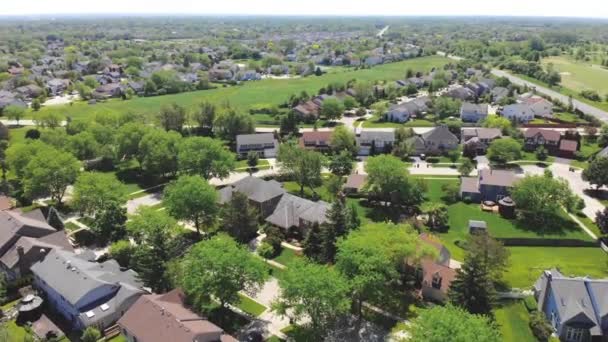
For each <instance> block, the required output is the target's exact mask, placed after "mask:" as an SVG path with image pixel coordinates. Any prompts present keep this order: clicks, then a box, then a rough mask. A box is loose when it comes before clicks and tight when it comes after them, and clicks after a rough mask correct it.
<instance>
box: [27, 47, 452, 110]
mask: <svg viewBox="0 0 608 342" xmlns="http://www.w3.org/2000/svg"><path fill="white" fill-rule="evenodd" d="M448 61H449V60H448V59H446V58H444V57H440V56H429V57H421V58H415V59H410V60H405V61H401V62H396V63H390V64H383V65H380V66H377V67H374V68H372V69H364V70H354V69H348V68H341V69H339V71H332V72H331V73H328V74H325V75H323V76H319V77H316V76H311V77H306V78H297V79H290V80H277V79H265V80H261V81H255V82H246V83H244V84H243V85H240V86H233V87H226V88H218V89H212V90H201V91H194V92H188V93H181V94H174V95H165V96H154V97H140V98H134V99H132V100H127V101H123V100H119V99H114V100H110V101H107V102H104V103H98V104H96V105H89V104H87V103H86V102H78V103H74V104H73V105H65V106H52V107H45V108H43V109H41V110H40V112H38V113H45V112H54V113H56V114H59V115H61V116H66V115H67V116H70V117H72V118H73V119H74V118H83V117H92V116H94V115H97V114H102V115H103V114H107V113H125V112H131V113H139V114H145V115H152V114H154V113H157V112H158V109H159V108H160V106H162V105H163V104H170V103H173V102H176V103H178V104H180V105H182V106H185V107H187V108H188V109H192V108H194V107H195V106H196V105H197V104H198V103H201V102H203V101H209V102H212V103H215V104H221V103H225V102H230V105H231V106H232V107H234V108H235V109H237V110H248V109H249V108H251V106H252V105H254V104H274V105H278V104H281V103H283V102H284V101H286V100H287V99H288V98H289V96H290V95H292V94H299V93H300V92H302V91H306V92H308V93H309V94H313V93H317V92H318V90H319V89H320V88H322V87H325V86H326V85H328V84H330V83H335V82H340V83H346V82H347V81H349V80H351V79H357V80H359V81H377V80H387V81H395V80H397V79H401V78H403V77H404V76H405V71H406V69H408V68H410V69H413V70H420V71H425V72H428V71H429V70H430V69H431V68H433V67H438V66H442V65H444V64H446V63H447V62H448ZM38 113H35V112H28V113H27V116H28V117H29V118H35V117H36V116H37V115H38ZM264 119H267V118H266V117H264Z"/></svg>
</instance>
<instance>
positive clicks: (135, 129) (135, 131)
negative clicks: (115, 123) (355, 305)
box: [115, 122, 152, 159]
mask: <svg viewBox="0 0 608 342" xmlns="http://www.w3.org/2000/svg"><path fill="white" fill-rule="evenodd" d="M151 130H152V129H151V128H150V127H148V126H146V125H142V124H140V123H136V122H128V123H126V124H124V125H122V126H120V127H119V128H118V131H117V132H116V135H115V141H116V152H117V153H116V154H117V155H118V159H123V158H132V157H135V156H136V155H137V152H138V150H139V143H140V142H141V140H142V138H143V137H144V135H146V133H148V132H150V131H151Z"/></svg>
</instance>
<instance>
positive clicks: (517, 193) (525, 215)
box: [511, 175, 576, 227]
mask: <svg viewBox="0 0 608 342" xmlns="http://www.w3.org/2000/svg"><path fill="white" fill-rule="evenodd" d="M511 197H512V198H513V200H514V201H515V203H517V207H518V208H520V209H519V213H520V215H521V217H522V219H525V220H526V221H528V222H530V223H533V224H535V225H536V226H537V227H546V225H547V223H549V222H550V221H552V220H553V219H555V218H557V217H558V215H559V211H560V210H561V208H562V207H566V208H567V209H569V210H570V209H572V208H573V207H574V205H575V204H576V196H575V195H574V194H573V193H572V191H571V190H570V188H569V186H568V183H567V182H566V181H565V180H563V179H555V178H552V177H550V176H547V175H542V176H526V177H524V178H523V179H521V180H520V181H518V182H517V183H515V186H514V188H513V191H511Z"/></svg>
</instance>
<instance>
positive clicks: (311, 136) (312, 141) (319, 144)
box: [299, 131, 332, 151]
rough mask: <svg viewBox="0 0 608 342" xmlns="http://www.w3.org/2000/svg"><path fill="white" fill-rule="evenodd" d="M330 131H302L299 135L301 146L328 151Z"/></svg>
mask: <svg viewBox="0 0 608 342" xmlns="http://www.w3.org/2000/svg"><path fill="white" fill-rule="evenodd" d="M331 134H332V132H327V131H325V132H320V131H313V132H304V133H302V136H301V137H300V140H299V143H300V146H301V147H302V148H306V149H312V150H317V151H328V150H329V149H330V148H331V147H330V145H329V144H330V141H331Z"/></svg>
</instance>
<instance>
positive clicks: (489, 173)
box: [459, 169, 518, 203]
mask: <svg viewBox="0 0 608 342" xmlns="http://www.w3.org/2000/svg"><path fill="white" fill-rule="evenodd" d="M517 180H518V178H517V175H516V174H515V172H513V171H508V170H492V169H483V170H480V171H479V173H478V175H477V177H462V179H461V183H460V192H459V193H460V198H468V199H470V200H471V201H473V202H478V203H479V202H483V201H493V202H498V201H499V200H501V199H502V198H503V197H506V196H509V192H510V189H511V188H512V187H513V185H514V184H515V182H516V181H517Z"/></svg>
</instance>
